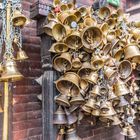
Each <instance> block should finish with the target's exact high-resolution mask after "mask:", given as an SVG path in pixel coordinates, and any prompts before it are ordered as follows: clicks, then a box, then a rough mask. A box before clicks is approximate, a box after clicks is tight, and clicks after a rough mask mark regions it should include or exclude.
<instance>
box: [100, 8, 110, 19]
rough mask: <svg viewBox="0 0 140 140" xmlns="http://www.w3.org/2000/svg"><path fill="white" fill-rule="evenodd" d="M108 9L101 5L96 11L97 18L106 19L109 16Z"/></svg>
mask: <svg viewBox="0 0 140 140" xmlns="http://www.w3.org/2000/svg"><path fill="white" fill-rule="evenodd" d="M110 13H111V11H110V9H109V8H108V7H101V8H100V9H99V12H98V16H99V18H101V19H102V20H104V19H107V18H108V17H109V16H110Z"/></svg>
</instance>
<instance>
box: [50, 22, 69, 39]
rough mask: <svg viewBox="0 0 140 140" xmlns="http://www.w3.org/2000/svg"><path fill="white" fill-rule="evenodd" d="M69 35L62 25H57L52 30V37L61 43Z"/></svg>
mask: <svg viewBox="0 0 140 140" xmlns="http://www.w3.org/2000/svg"><path fill="white" fill-rule="evenodd" d="M66 34H67V31H66V28H65V26H64V25H62V24H61V23H56V24H55V25H54V26H53V28H52V35H53V37H54V39H55V40H57V41H61V40H62V39H63V38H64V37H65V36H66Z"/></svg>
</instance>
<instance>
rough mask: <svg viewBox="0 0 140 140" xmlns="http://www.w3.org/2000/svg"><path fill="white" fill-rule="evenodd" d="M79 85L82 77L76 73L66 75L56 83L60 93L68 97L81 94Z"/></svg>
mask: <svg viewBox="0 0 140 140" xmlns="http://www.w3.org/2000/svg"><path fill="white" fill-rule="evenodd" d="M79 83H80V77H79V76H78V75H77V74H76V73H74V72H67V73H65V74H64V75H63V76H62V77H60V78H59V79H58V80H57V81H56V82H55V84H56V88H57V89H58V91H59V92H60V93H62V94H67V95H69V94H72V95H78V94H79V93H80V88H79Z"/></svg>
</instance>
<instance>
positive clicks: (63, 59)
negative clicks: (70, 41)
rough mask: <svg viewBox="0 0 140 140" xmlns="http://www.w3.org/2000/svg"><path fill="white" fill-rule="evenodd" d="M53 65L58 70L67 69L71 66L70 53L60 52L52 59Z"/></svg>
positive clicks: (63, 70)
mask: <svg viewBox="0 0 140 140" xmlns="http://www.w3.org/2000/svg"><path fill="white" fill-rule="evenodd" d="M53 67H54V68H55V69H56V70H57V71H59V72H65V71H69V70H70V69H71V68H72V63H71V55H70V53H68V52H66V53H62V54H61V55H60V56H58V57H56V58H55V59H54V61H53Z"/></svg>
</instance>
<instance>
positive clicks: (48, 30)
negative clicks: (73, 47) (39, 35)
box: [43, 20, 57, 36]
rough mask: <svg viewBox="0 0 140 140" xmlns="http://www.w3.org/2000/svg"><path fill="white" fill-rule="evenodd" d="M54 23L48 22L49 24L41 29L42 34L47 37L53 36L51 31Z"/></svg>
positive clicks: (52, 21) (53, 21)
mask: <svg viewBox="0 0 140 140" xmlns="http://www.w3.org/2000/svg"><path fill="white" fill-rule="evenodd" d="M56 23H57V22H56V21H55V20H50V21H49V23H48V24H47V25H45V26H44V27H43V30H44V32H45V33H46V34H47V35H49V36H53V35H52V29H53V27H54V25H55V24H56Z"/></svg>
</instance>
